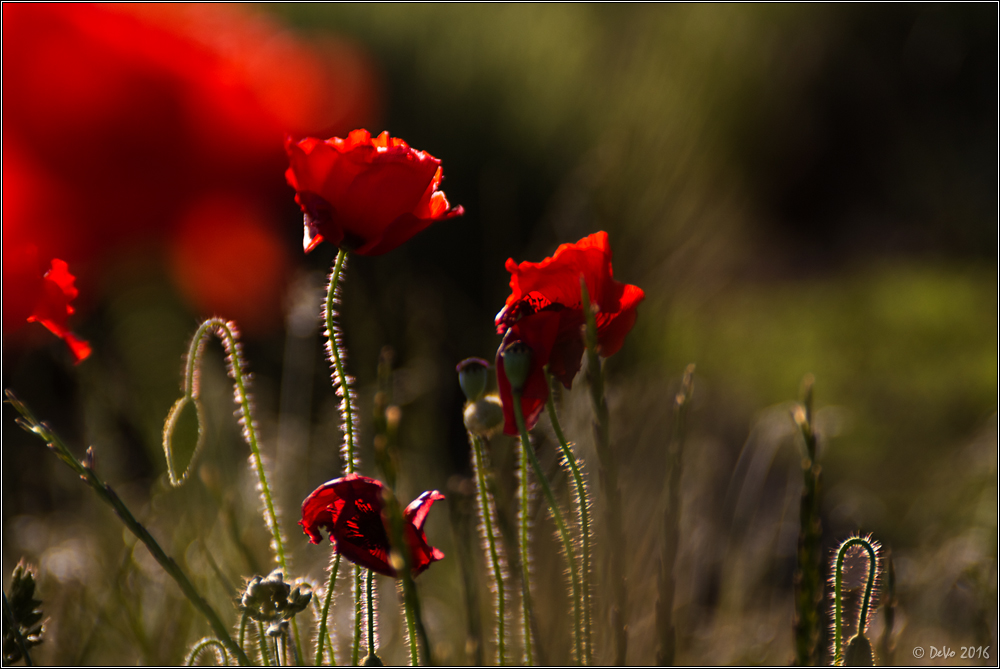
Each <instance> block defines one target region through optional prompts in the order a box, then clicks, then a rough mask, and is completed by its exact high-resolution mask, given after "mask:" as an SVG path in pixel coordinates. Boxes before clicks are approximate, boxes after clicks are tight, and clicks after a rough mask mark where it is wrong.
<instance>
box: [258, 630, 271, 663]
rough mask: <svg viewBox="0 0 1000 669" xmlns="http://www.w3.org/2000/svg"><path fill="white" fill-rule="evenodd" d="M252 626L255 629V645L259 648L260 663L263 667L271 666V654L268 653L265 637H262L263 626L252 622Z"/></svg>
mask: <svg viewBox="0 0 1000 669" xmlns="http://www.w3.org/2000/svg"><path fill="white" fill-rule="evenodd" d="M254 625H256V627H257V645H258V646H259V648H260V661H261V664H263V665H264V666H265V667H270V666H271V653H270V652H268V648H267V637H266V636H265V635H264V626H263V625H261V624H260V623H259V622H257V621H254Z"/></svg>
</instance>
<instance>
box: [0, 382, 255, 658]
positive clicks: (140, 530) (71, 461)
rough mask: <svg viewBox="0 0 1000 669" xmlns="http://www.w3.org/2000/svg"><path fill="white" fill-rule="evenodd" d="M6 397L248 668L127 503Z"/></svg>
mask: <svg viewBox="0 0 1000 669" xmlns="http://www.w3.org/2000/svg"><path fill="white" fill-rule="evenodd" d="M6 395H7V401H8V402H10V404H11V405H12V406H13V407H14V408H15V409H17V411H18V413H20V414H21V416H22V418H20V419H18V421H17V422H18V424H19V425H20V426H21V427H23V428H24V429H25V430H27V431H28V432H30V433H32V434H34V435H35V436H37V437H38V438H40V439H42V440H43V441H44V442H45V443H46V444H47V445H48V447H49V449H50V450H52V452H53V453H55V455H56V456H57V457H58V458H59V459H60V460H62V461H63V462H64V463H66V464H67V465H68V466H69V467H70V468H71V469H73V471H75V472H76V473H77V474H79V476H80V478H81V479H83V481H84V482H85V483H86V484H87V485H89V486H90V487H91V489H92V490H93V491H94V492H95V493H97V496H98V497H100V498H101V499H102V500H103V501H104V502H106V503H107V504H108V505H110V506H111V508H112V509H114V511H115V514H116V515H117V516H118V518H119V519H121V521H122V523H124V524H125V527H127V528H128V529H129V531H130V532H132V534H134V535H135V536H136V538H137V539H139V541H141V542H142V543H143V544H145V545H146V548H147V549H149V552H150V554H151V555H152V556H153V558H154V559H155V560H156V561H157V562H159V563H160V566H161V567H163V570H164V571H166V572H167V574H169V575H170V577H171V578H173V579H174V581H175V582H176V583H177V585H178V586H180V588H181V591H182V592H183V593H184V596H185V597H187V598H188V600H189V601H190V602H191V603H192V604H193V605H194V607H195V609H197V610H198V611H199V612H200V613H201V614H202V615H203V616H205V619H206V620H208V624H209V625H210V626H211V628H212V631H213V632H215V635H216V636H217V637H218V638H219V640H221V641H222V643H224V644H225V645H226V648H227V649H228V650H229V652H230V653H232V654H233V657H235V658H236V659H237V661H238V662H239V663H240V664H241V665H249V664H250V660H249V658H248V657H247V655H246V653H244V652H243V649H242V648H241V647H240V646H238V645H237V644H236V642H235V641H233V637H232V636H230V634H229V630H227V629H226V626H225V625H224V624H223V623H222V620H220V619H219V616H218V614H216V613H215V610H214V609H213V608H212V607H211V605H210V604H209V603H208V602H207V601H205V599H204V598H203V597H202V596H201V595H200V594H198V591H197V590H196V589H195V587H194V585H193V584H192V583H191V580H190V579H189V578H188V577H187V575H186V574H185V573H184V571H183V570H182V569H181V568H180V566H179V565H178V564H177V563H176V562H175V561H174V560H173V558H171V557H170V556H168V555H167V554H166V552H164V550H163V548H161V547H160V544H159V543H157V541H156V539H154V538H153V535H152V534H150V533H149V530H147V529H146V528H145V527H144V526H143V525H142V524H140V523H139V521H137V520H136V519H135V516H133V515H132V512H131V511H129V509H128V507H127V506H125V503H124V502H123V501H122V500H121V498H120V497H119V496H118V494H117V493H116V492H115V491H114V489H113V488H112V487H111V486H110V485H108V484H107V483H105V482H104V481H102V480H101V479H100V478H99V477H98V476H97V474H95V473H94V470H93V468H92V467H90V466H86V465H84V464H83V463H81V462H80V461H79V460H77V459H76V456H74V455H73V453H72V452H70V450H69V448H68V447H67V446H66V444H65V443H64V442H63V441H62V439H60V438H59V435H57V434H56V433H55V432H54V431H53V430H52V428H50V427H49V426H48V425H46V424H45V423H41V422H39V421H38V420H37V419H36V418H35V416H34V415H33V414H32V413H31V411H30V410H29V409H28V407H27V406H26V405H25V404H24V403H22V402H21V401H20V400H18V399H17V397H16V396H15V395H14V393H12V392H10V391H9V390H8V391H6Z"/></svg>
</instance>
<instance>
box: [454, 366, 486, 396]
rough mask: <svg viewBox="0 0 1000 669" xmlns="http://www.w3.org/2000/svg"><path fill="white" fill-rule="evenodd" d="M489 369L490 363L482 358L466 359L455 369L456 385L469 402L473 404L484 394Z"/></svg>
mask: <svg viewBox="0 0 1000 669" xmlns="http://www.w3.org/2000/svg"><path fill="white" fill-rule="evenodd" d="M489 368H490V363H488V362H486V361H485V360H483V359H482V358H466V359H465V360H463V361H462V362H460V363H458V366H457V367H455V371H457V372H458V385H460V386H462V392H463V393H465V398H466V399H467V400H469V401H470V402H475V401H476V400H478V399H479V398H480V397H482V396H483V393H485V392H486V381H487V377H488V375H487V373H488V371H489Z"/></svg>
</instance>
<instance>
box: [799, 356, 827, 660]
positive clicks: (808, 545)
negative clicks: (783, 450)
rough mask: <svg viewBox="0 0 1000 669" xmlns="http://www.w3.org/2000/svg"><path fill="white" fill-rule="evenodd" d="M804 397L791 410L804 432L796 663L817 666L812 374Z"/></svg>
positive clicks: (819, 584)
mask: <svg viewBox="0 0 1000 669" xmlns="http://www.w3.org/2000/svg"><path fill="white" fill-rule="evenodd" d="M802 386H803V392H802V396H803V401H802V404H800V405H798V406H797V407H796V408H795V410H794V411H793V413H792V417H793V418H794V420H795V423H796V424H797V425H798V427H799V430H800V432H801V433H802V439H803V442H804V444H805V453H804V454H803V455H804V457H803V458H802V478H803V485H802V498H801V501H800V503H799V541H798V552H797V567H796V572H795V663H796V664H798V665H802V666H815V665H817V664H818V663H819V657H820V643H819V633H820V601H821V600H822V597H823V577H822V562H823V556H822V546H821V541H822V534H823V528H822V525H821V524H820V495H821V482H820V466H819V463H818V462H817V458H816V455H817V454H816V450H817V443H816V441H817V440H816V431H815V429H814V427H813V421H812V399H813V392H812V388H813V378H812V375H808V376H806V378H805V379H803V383H802Z"/></svg>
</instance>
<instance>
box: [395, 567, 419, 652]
mask: <svg viewBox="0 0 1000 669" xmlns="http://www.w3.org/2000/svg"><path fill="white" fill-rule="evenodd" d="M399 591H400V593H399V594H400V596H401V598H402V599H403V602H404V605H403V618H404V619H405V620H406V638H407V640H408V641H409V642H410V644H409V645H410V666H411V667H416V666H419V665H420V647H419V645H418V642H417V623H416V621H415V620H414V618H413V610H412V609H411V608H410V607H409V606H406V605H405V602H406V591H405V590H404V588H403V581H402V580H401V581H399Z"/></svg>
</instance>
